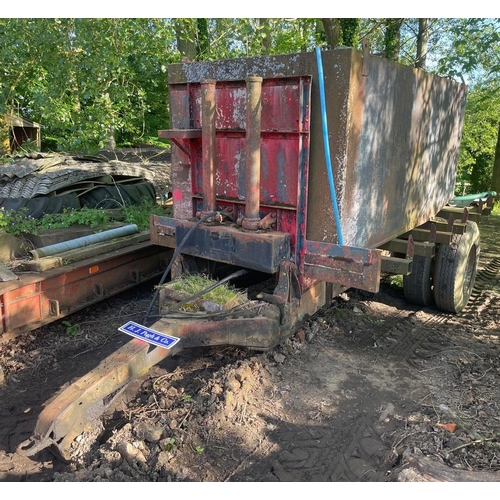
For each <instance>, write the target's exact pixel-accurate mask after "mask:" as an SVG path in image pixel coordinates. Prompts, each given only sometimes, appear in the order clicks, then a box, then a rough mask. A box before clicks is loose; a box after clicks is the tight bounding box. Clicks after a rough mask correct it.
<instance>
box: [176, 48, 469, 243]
mask: <svg viewBox="0 0 500 500" xmlns="http://www.w3.org/2000/svg"><path fill="white" fill-rule="evenodd" d="M323 66H324V74H325V89H326V107H327V116H328V126H329V131H330V137H329V141H330V150H331V156H332V161H333V165H332V167H333V172H334V177H335V184H336V186H337V188H338V192H337V202H338V205H339V207H340V220H341V224H342V230H343V233H344V242H345V244H346V245H348V246H354V247H367V248H375V247H377V246H380V245H382V244H383V243H385V242H387V241H390V240H391V239H393V238H395V237H397V236H398V235H400V234H402V233H405V232H407V231H409V230H410V229H412V228H414V227H416V226H418V225H420V224H423V223H424V222H426V221H427V220H429V219H430V218H432V217H433V216H435V215H436V214H437V212H438V211H439V210H440V209H441V208H442V207H444V206H445V205H446V204H447V203H448V201H449V200H450V199H451V197H452V196H453V188H454V183H455V176H456V164H457V158H458V147H459V142H460V135H461V128H462V122H463V115H464V106H465V93H466V87H465V86H464V85H462V84H458V83H456V82H454V81H452V80H449V79H444V78H440V77H438V76H436V75H431V74H427V73H425V72H422V71H421V70H417V69H414V68H411V67H407V66H403V65H400V64H397V63H394V62H392V61H389V60H387V59H384V58H381V57H376V56H369V55H368V53H365V55H364V56H363V54H362V53H361V52H358V51H356V50H354V49H351V48H341V49H336V50H333V51H325V52H323ZM252 74H258V75H260V76H262V77H263V78H264V81H265V80H266V79H276V80H277V79H279V78H285V79H286V78H291V77H296V76H299V75H311V76H312V82H313V83H312V88H311V104H310V109H311V113H310V120H309V121H308V127H309V130H310V144H309V148H308V150H309V151H310V158H309V171H308V175H309V183H308V190H309V196H308V206H307V229H306V230H307V239H308V240H316V241H327V242H332V243H336V242H337V229H336V227H335V223H334V216H333V211H332V203H331V199H330V192H329V185H328V179H327V176H326V166H325V160H324V155H323V148H322V133H321V118H320V108H319V93H318V84H317V76H318V73H317V68H316V61H315V57H314V54H293V55H288V56H269V57H261V58H248V59H236V60H230V61H214V62H204V63H181V64H177V65H172V66H171V67H170V68H169V81H170V83H171V84H179V85H186V86H189V85H194V84H195V83H196V82H198V81H200V80H201V79H202V78H213V79H215V80H217V81H225V82H236V81H238V80H244V78H246V77H247V76H249V75H252ZM174 86H175V85H174ZM282 95H284V94H282ZM276 101H278V102H280V103H282V102H283V100H280V99H277V100H275V99H274V97H269V101H268V102H269V103H272V102H276ZM270 107H271V108H272V107H273V106H271V104H270ZM275 109H276V110H277V111H274V112H272V113H271V114H270V116H273V117H275V116H278V117H279V118H278V119H281V117H283V116H284V115H283V113H286V110H287V109H288V107H287V106H285V107H283V106H280V107H278V106H275ZM264 115H266V116H268V115H267V113H264V112H263V116H264ZM283 120H284V121H285V120H286V121H287V122H288V123H293V120H291V119H290V117H285V118H283ZM263 125H264V124H263ZM301 187H302V185H301ZM272 191H273V192H274V189H273V190H272ZM240 194H241V192H240Z"/></svg>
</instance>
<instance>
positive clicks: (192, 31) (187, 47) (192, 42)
mask: <svg viewBox="0 0 500 500" xmlns="http://www.w3.org/2000/svg"><path fill="white" fill-rule="evenodd" d="M175 34H176V37H177V50H178V51H179V52H180V53H181V56H182V57H183V58H185V59H188V60H189V61H194V60H195V59H196V36H195V35H196V23H195V22H194V21H193V19H178V20H176V21H175Z"/></svg>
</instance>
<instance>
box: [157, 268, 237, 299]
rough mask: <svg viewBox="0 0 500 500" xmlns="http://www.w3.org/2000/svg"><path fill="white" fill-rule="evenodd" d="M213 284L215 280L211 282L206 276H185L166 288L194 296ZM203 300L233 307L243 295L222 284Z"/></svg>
mask: <svg viewBox="0 0 500 500" xmlns="http://www.w3.org/2000/svg"><path fill="white" fill-rule="evenodd" d="M215 283H217V280H213V279H211V278H209V277H208V276H204V275H201V274H186V275H184V276H182V277H181V278H180V279H178V280H176V281H174V282H172V283H170V284H169V285H167V286H168V287H170V288H172V289H173V290H177V291H181V292H184V293H186V294H188V295H195V294H197V293H200V292H202V291H203V290H205V289H207V288H209V287H210V286H212V285H214V284H215ZM203 298H204V299H205V300H209V301H210V302H214V303H216V304H219V305H221V306H227V305H228V304H231V306H232V307H234V306H236V305H238V304H241V303H242V302H243V301H244V298H245V294H244V293H242V292H240V291H238V290H234V289H232V288H230V287H229V286H228V285H227V283H223V284H222V285H220V286H218V287H217V288H214V289H213V290H211V291H210V292H208V293H207V294H205V295H204V296H203Z"/></svg>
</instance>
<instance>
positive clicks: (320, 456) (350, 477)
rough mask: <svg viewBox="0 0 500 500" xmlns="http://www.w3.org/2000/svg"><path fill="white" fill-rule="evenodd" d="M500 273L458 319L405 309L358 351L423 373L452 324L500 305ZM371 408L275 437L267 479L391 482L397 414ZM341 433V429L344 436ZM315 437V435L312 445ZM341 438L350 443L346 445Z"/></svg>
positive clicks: (495, 269) (478, 287) (496, 267)
mask: <svg viewBox="0 0 500 500" xmlns="http://www.w3.org/2000/svg"><path fill="white" fill-rule="evenodd" d="M499 271H500V258H495V259H493V260H491V261H490V262H489V263H487V264H486V265H485V266H484V267H483V268H482V269H481V270H480V271H478V274H477V278H476V283H475V286H474V288H473V292H472V295H471V298H470V300H469V304H468V305H467V307H466V308H465V309H464V310H463V311H462V312H461V313H459V314H457V315H454V314H449V313H442V312H439V311H436V310H432V309H429V308H422V309H418V310H411V309H403V310H399V311H397V312H395V313H393V314H392V315H389V316H388V317H385V318H384V320H383V322H382V320H381V322H380V323H379V324H373V323H372V325H373V327H372V328H366V329H365V328H362V329H361V330H363V333H362V334H361V335H360V336H359V337H357V338H356V336H354V339H353V340H354V342H355V343H356V344H357V345H358V346H359V347H362V348H363V347H364V348H366V349H367V350H368V349H371V350H372V351H374V350H376V351H377V355H378V357H379V358H384V359H388V360H389V359H393V360H398V361H401V360H402V361H404V362H405V363H406V364H407V365H408V366H409V368H419V367H420V362H421V361H422V360H423V359H426V358H428V357H431V356H435V355H436V354H438V353H439V352H440V351H441V350H444V349H446V348H447V347H449V345H450V344H451V343H452V339H450V338H449V327H450V324H453V323H456V322H457V320H458V321H460V322H462V326H463V322H465V323H466V325H471V324H473V323H475V322H477V319H478V315H479V314H480V313H481V311H482V310H483V309H484V308H486V307H489V306H490V305H493V304H495V303H498V302H500V296H497V295H495V294H493V293H489V291H490V289H491V288H493V287H494V285H495V283H496V282H498V280H499V276H498V275H499ZM369 321H370V322H372V321H373V320H372V319H369ZM367 323H368V321H367ZM447 332H448V335H447ZM447 337H448V338H447ZM360 383H363V382H362V380H360ZM368 399H369V398H368ZM365 402H366V401H365ZM372 403H374V402H372ZM404 406H405V405H404V404H402V407H403V408H404ZM369 407H370V402H369V401H368V404H367V405H365V409H364V411H358V410H356V408H355V405H353V409H352V411H351V412H350V414H349V415H337V416H334V417H333V418H332V420H329V421H328V422H327V425H322V426H318V427H314V430H312V429H311V428H308V429H306V430H303V431H302V430H301V431H299V432H297V431H296V430H295V431H292V432H284V433H280V435H277V436H274V440H275V442H280V443H282V446H283V447H284V451H282V452H281V453H280V454H279V455H278V457H277V458H276V460H275V461H274V464H273V466H272V469H271V471H270V473H269V472H268V474H267V479H266V480H270V479H269V478H273V479H271V480H274V481H332V482H352V481H385V480H387V479H386V478H387V476H389V475H390V469H391V468H392V467H393V466H394V465H395V464H396V462H397V460H398V456H397V454H396V452H395V448H396V446H395V445H394V443H392V442H391V439H390V436H391V434H392V433H393V432H394V431H395V429H396V427H397V423H396V422H395V420H394V419H393V418H392V417H393V416H394V415H395V414H396V413H397V412H398V410H399V409H398V408H395V407H394V406H393V405H392V404H391V403H389V404H388V405H386V406H384V405H382V407H379V408H377V407H376V406H375V405H374V404H372V411H371V412H370V410H368V412H366V409H367V408H369ZM333 419H335V420H333ZM339 421H340V423H339ZM328 424H329V425H328ZM339 429H342V432H341V434H340V435H339V434H338V430H339ZM312 433H316V435H315V436H314V439H313V440H311V434H312ZM339 436H340V437H339ZM342 436H343V437H345V436H351V437H352V438H351V439H350V440H349V441H348V442H345V441H342V439H343V438H342ZM393 450H394V451H393ZM264 472H265V471H264V470H262V473H264Z"/></svg>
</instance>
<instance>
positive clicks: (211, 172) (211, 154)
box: [201, 79, 217, 212]
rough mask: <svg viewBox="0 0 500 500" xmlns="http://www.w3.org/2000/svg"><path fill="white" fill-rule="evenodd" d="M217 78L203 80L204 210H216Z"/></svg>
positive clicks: (202, 146) (202, 147)
mask: <svg viewBox="0 0 500 500" xmlns="http://www.w3.org/2000/svg"><path fill="white" fill-rule="evenodd" d="M215 84H216V82H215V80H211V79H206V80H202V81H201V150H202V169H203V210H204V211H205V212H214V211H215V210H216V208H217V207H216V204H217V203H216V192H215Z"/></svg>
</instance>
